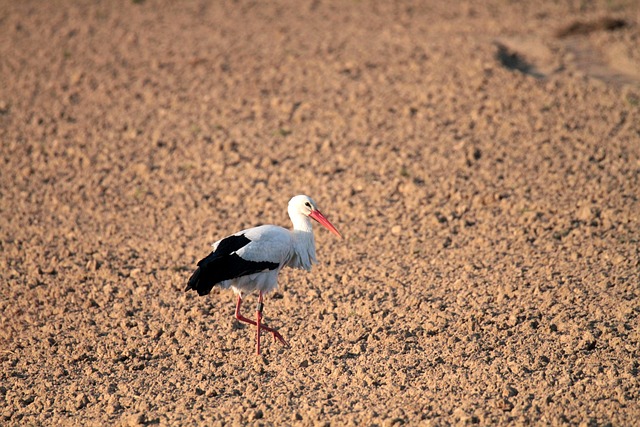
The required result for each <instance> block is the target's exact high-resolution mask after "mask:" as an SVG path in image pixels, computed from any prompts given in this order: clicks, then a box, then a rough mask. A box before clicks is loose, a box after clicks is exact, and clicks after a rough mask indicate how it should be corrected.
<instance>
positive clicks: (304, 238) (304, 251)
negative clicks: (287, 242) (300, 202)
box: [289, 212, 316, 270]
mask: <svg viewBox="0 0 640 427" xmlns="http://www.w3.org/2000/svg"><path fill="white" fill-rule="evenodd" d="M289 217H290V218H291V222H292V223H293V232H292V234H293V250H294V252H295V257H294V258H296V261H297V262H294V265H292V267H298V268H304V269H306V270H309V269H311V265H312V264H313V263H315V262H316V242H315V239H314V237H313V225H312V222H311V219H310V218H309V217H308V216H306V215H303V214H301V213H299V212H289Z"/></svg>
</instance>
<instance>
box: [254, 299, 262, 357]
mask: <svg viewBox="0 0 640 427" xmlns="http://www.w3.org/2000/svg"><path fill="white" fill-rule="evenodd" d="M262 307H263V304H262V291H258V308H257V309H256V354H257V355H258V356H260V323H262Z"/></svg>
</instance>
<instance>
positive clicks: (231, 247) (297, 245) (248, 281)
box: [185, 195, 342, 354]
mask: <svg viewBox="0 0 640 427" xmlns="http://www.w3.org/2000/svg"><path fill="white" fill-rule="evenodd" d="M288 211H289V217H290V218H291V222H293V230H292V231H290V230H287V229H286V228H282V227H278V226H276V225H261V226H259V227H253V228H248V229H246V230H242V231H239V232H237V233H235V234H232V235H231V236H228V237H225V238H224V239H221V240H218V241H217V242H215V243H214V244H213V252H211V253H210V254H209V255H208V256H207V257H205V258H203V259H201V260H200V262H198V268H197V269H196V271H195V272H194V273H193V275H192V276H191V278H190V279H189V283H188V284H187V287H186V289H185V291H188V290H190V289H193V290H195V291H196V292H198V295H201V296H202V295H207V294H208V293H209V292H211V289H212V288H213V287H214V286H215V285H220V287H221V288H223V289H227V288H231V289H232V290H233V292H235V294H236V295H237V296H238V300H237V304H236V314H235V317H236V319H238V320H239V321H241V322H245V323H249V324H251V325H255V326H256V328H257V332H256V351H257V353H258V354H260V330H261V329H264V330H266V331H269V332H271V333H272V334H273V337H274V338H275V339H277V340H279V341H280V342H281V343H282V344H283V345H285V346H288V345H289V344H287V342H286V341H285V340H284V338H283V337H282V335H280V333H279V332H278V331H276V330H275V329H273V328H270V327H268V326H266V325H263V324H262V323H261V322H262V309H263V306H264V305H263V302H262V294H263V293H266V292H269V291H272V290H274V289H275V288H276V287H277V286H278V273H279V272H280V270H281V269H282V267H284V266H289V267H293V268H302V269H305V270H311V266H312V264H314V263H316V262H317V260H316V246H315V240H314V238H313V227H312V223H311V219H314V220H316V221H318V222H319V223H320V224H322V225H323V226H324V227H326V228H327V229H328V230H329V231H331V232H332V233H333V234H335V235H336V236H338V237H342V235H341V234H340V232H339V231H338V230H337V229H336V228H335V227H334V226H333V225H332V224H331V223H330V222H329V220H328V219H327V218H325V216H324V215H322V214H321V213H320V211H319V210H318V208H317V206H316V204H315V202H314V201H313V200H311V198H310V197H309V196H304V195H300V196H295V197H294V198H292V199H291V200H290V201H289V207H288ZM309 218H311V219H309ZM256 290H257V291H258V295H259V296H258V307H257V310H256V321H255V322H254V321H253V320H250V319H247V318H246V317H244V316H243V315H241V314H240V305H241V304H242V297H243V296H244V294H248V293H252V292H254V291H256Z"/></svg>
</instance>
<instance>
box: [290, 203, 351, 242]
mask: <svg viewBox="0 0 640 427" xmlns="http://www.w3.org/2000/svg"><path fill="white" fill-rule="evenodd" d="M289 212H290V213H298V214H302V215H304V216H308V217H309V218H311V219H313V220H315V221H317V222H318V223H320V225H322V226H323V227H325V228H326V229H327V230H329V231H330V232H332V233H333V234H335V235H336V236H338V237H340V238H342V234H340V232H339V231H338V230H337V229H336V228H335V227H334V226H333V224H331V223H330V222H329V220H328V219H327V218H326V217H325V216H324V215H322V213H321V212H320V211H319V210H318V206H317V205H316V202H314V201H313V200H312V199H311V197H309V196H305V195H299V196H295V197H294V198H292V199H291V200H289Z"/></svg>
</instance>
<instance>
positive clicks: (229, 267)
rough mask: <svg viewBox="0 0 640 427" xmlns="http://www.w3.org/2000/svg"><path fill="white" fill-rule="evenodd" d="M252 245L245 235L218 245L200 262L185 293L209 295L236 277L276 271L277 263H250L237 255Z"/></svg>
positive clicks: (225, 240) (232, 237) (235, 236)
mask: <svg viewBox="0 0 640 427" xmlns="http://www.w3.org/2000/svg"><path fill="white" fill-rule="evenodd" d="M249 243H251V240H250V239H249V238H247V237H246V236H245V235H244V234H240V235H233V236H229V237H227V238H225V239H223V240H222V241H220V243H219V244H218V247H217V248H216V250H215V251H214V252H211V253H210V254H209V255H207V256H206V257H205V258H203V259H201V260H200V261H199V262H198V268H197V269H196V271H195V272H194V273H193V274H192V275H191V278H190V279H189V283H187V287H186V288H185V291H188V290H190V289H193V290H195V291H197V292H198V295H207V294H208V293H209V292H211V289H213V287H214V286H215V285H216V284H218V283H220V282H222V281H224V280H230V279H235V278H236V277H240V276H246V275H249V274H253V273H259V272H261V271H264V270H275V269H276V268H278V267H279V266H280V264H278V263H276V262H269V261H248V260H246V259H243V258H242V257H241V256H240V255H238V254H237V253H236V251H237V250H239V249H241V248H243V247H245V246H246V245H248V244H249Z"/></svg>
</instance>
